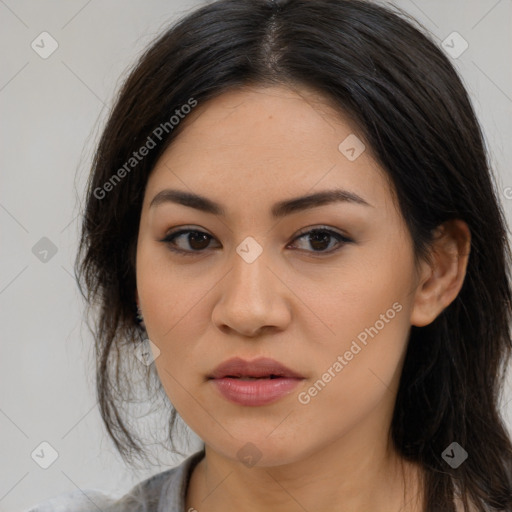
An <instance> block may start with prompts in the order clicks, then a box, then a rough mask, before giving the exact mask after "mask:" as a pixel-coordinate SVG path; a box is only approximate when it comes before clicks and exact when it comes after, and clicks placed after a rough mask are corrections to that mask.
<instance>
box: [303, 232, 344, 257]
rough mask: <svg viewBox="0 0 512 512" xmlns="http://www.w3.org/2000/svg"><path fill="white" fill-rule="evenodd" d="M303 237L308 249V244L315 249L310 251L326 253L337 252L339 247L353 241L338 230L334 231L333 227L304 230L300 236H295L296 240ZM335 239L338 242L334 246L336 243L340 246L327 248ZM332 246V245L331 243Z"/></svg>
mask: <svg viewBox="0 0 512 512" xmlns="http://www.w3.org/2000/svg"><path fill="white" fill-rule="evenodd" d="M303 238H304V239H305V240H306V243H305V245H306V250H308V249H307V246H309V247H311V248H312V249H313V251H310V252H317V253H326V254H330V253H332V252H335V251H337V250H338V249H340V248H341V247H342V246H344V245H345V244H347V243H350V242H352V240H350V239H349V238H347V237H345V236H343V235H341V234H340V233H337V232H336V231H332V230H331V229H323V228H317V229H311V230H309V231H306V232H303V233H302V234H301V235H300V236H298V237H297V238H295V240H294V242H295V241H296V240H300V239H303ZM333 239H335V240H336V243H335V244H334V246H335V247H336V245H337V246H338V248H335V249H331V250H326V249H328V248H329V246H330V245H331V242H332V241H333ZM331 247H332V245H331Z"/></svg>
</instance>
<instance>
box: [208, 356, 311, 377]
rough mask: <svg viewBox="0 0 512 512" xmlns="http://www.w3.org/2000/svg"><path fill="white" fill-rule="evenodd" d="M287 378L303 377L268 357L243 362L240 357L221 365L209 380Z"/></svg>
mask: <svg viewBox="0 0 512 512" xmlns="http://www.w3.org/2000/svg"><path fill="white" fill-rule="evenodd" d="M271 375H275V376H276V377H288V378H295V379H303V378H304V376H303V375H300V374H298V373H297V372H294V371H293V370H290V369H289V368H287V367H286V366H284V365H283V364H281V363H279V362H278V361H276V360H274V359H269V358H268V357H260V358H258V359H254V360H253V361H245V360H244V359H241V358H240V357H233V358H231V359H228V360H227V361H224V362H223V363H221V364H220V365H219V366H217V368H215V370H213V372H212V373H211V375H208V378H210V379H221V378H223V377H270V376H271Z"/></svg>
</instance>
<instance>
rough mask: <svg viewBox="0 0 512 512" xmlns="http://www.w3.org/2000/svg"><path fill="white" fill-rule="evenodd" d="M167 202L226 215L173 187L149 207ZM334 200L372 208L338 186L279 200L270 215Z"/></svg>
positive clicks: (216, 206)
mask: <svg viewBox="0 0 512 512" xmlns="http://www.w3.org/2000/svg"><path fill="white" fill-rule="evenodd" d="M168 202H170V203H176V204H181V205H183V206H188V207H189V208H195V209H196V210H200V211H202V212H206V213H211V214H213V215H218V216H223V217H225V216H226V211H225V210H224V208H223V207H222V206H221V205H220V204H219V203H216V202H215V201H212V200H211V199H208V198H207V197H203V196H200V195H197V194H193V193H191V192H184V191H182V190H173V189H165V190H162V191H160V192H159V193H158V194H157V195H156V196H155V197H154V198H153V199H152V201H151V203H150V204H149V208H154V207H156V206H158V205H161V204H164V203H168ZM336 202H344V203H354V204H359V205H362V206H369V207H372V208H373V206H372V205H371V204H370V203H368V202H367V201H365V200H364V199H363V198H362V197H360V196H358V195H357V194H355V193H354V192H349V191H348V190H343V189H339V188H338V189H333V190H323V191H320V192H315V193H314V194H310V195H306V196H301V197H295V198H292V199H286V200H284V201H280V202H278V203H276V204H274V206H272V209H271V214H272V217H274V218H276V219H277V218H281V217H285V216H286V215H290V214H292V213H296V212H299V211H303V210H308V209H311V208H316V207H318V206H323V205H326V204H331V203H336Z"/></svg>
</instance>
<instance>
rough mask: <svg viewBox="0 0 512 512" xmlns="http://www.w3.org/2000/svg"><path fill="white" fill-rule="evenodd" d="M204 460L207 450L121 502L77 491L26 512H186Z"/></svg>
mask: <svg viewBox="0 0 512 512" xmlns="http://www.w3.org/2000/svg"><path fill="white" fill-rule="evenodd" d="M203 457H204V449H203V450H200V451H198V452H196V453H194V454H192V455H191V456H190V457H188V458H187V459H185V460H184V461H183V462H182V463H181V464H179V465H178V466H176V467H174V468H172V469H168V470H166V471H163V472H162V473H157V474H156V475H153V476H151V477H149V478H148V479H146V480H144V481H142V482H140V483H138V484H137V485H136V486H135V487H133V488H132V489H131V490H130V491H129V492H128V493H127V494H125V495H124V496H122V497H120V498H114V497H112V496H111V495H108V494H107V493H104V492H102V491H98V490H88V489H86V490H84V491H82V490H81V489H78V490H76V491H72V492H68V493H65V494H61V495H59V496H56V497H54V498H51V499H48V500H46V501H44V502H42V503H40V504H38V505H36V506H35V507H32V508H31V509H29V510H27V511H26V512H187V511H186V510H185V497H186V494H187V488H188V482H189V480H190V475H191V473H192V470H193V469H194V467H195V466H196V465H197V464H198V462H199V461H200V460H201V459H202V458H203ZM192 510H193V509H192Z"/></svg>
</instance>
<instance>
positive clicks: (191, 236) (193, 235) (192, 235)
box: [188, 231, 209, 249]
mask: <svg viewBox="0 0 512 512" xmlns="http://www.w3.org/2000/svg"><path fill="white" fill-rule="evenodd" d="M195 239H196V240H199V246H197V245H196V244H195V243H194V242H192V240H195ZM201 239H202V242H204V243H203V244H202V245H201ZM188 241H189V244H190V247H192V248H193V249H205V248H206V247H208V242H209V240H208V235H206V234H205V233H203V234H200V233H198V232H197V231H192V232H191V233H190V234H189V235H188Z"/></svg>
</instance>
